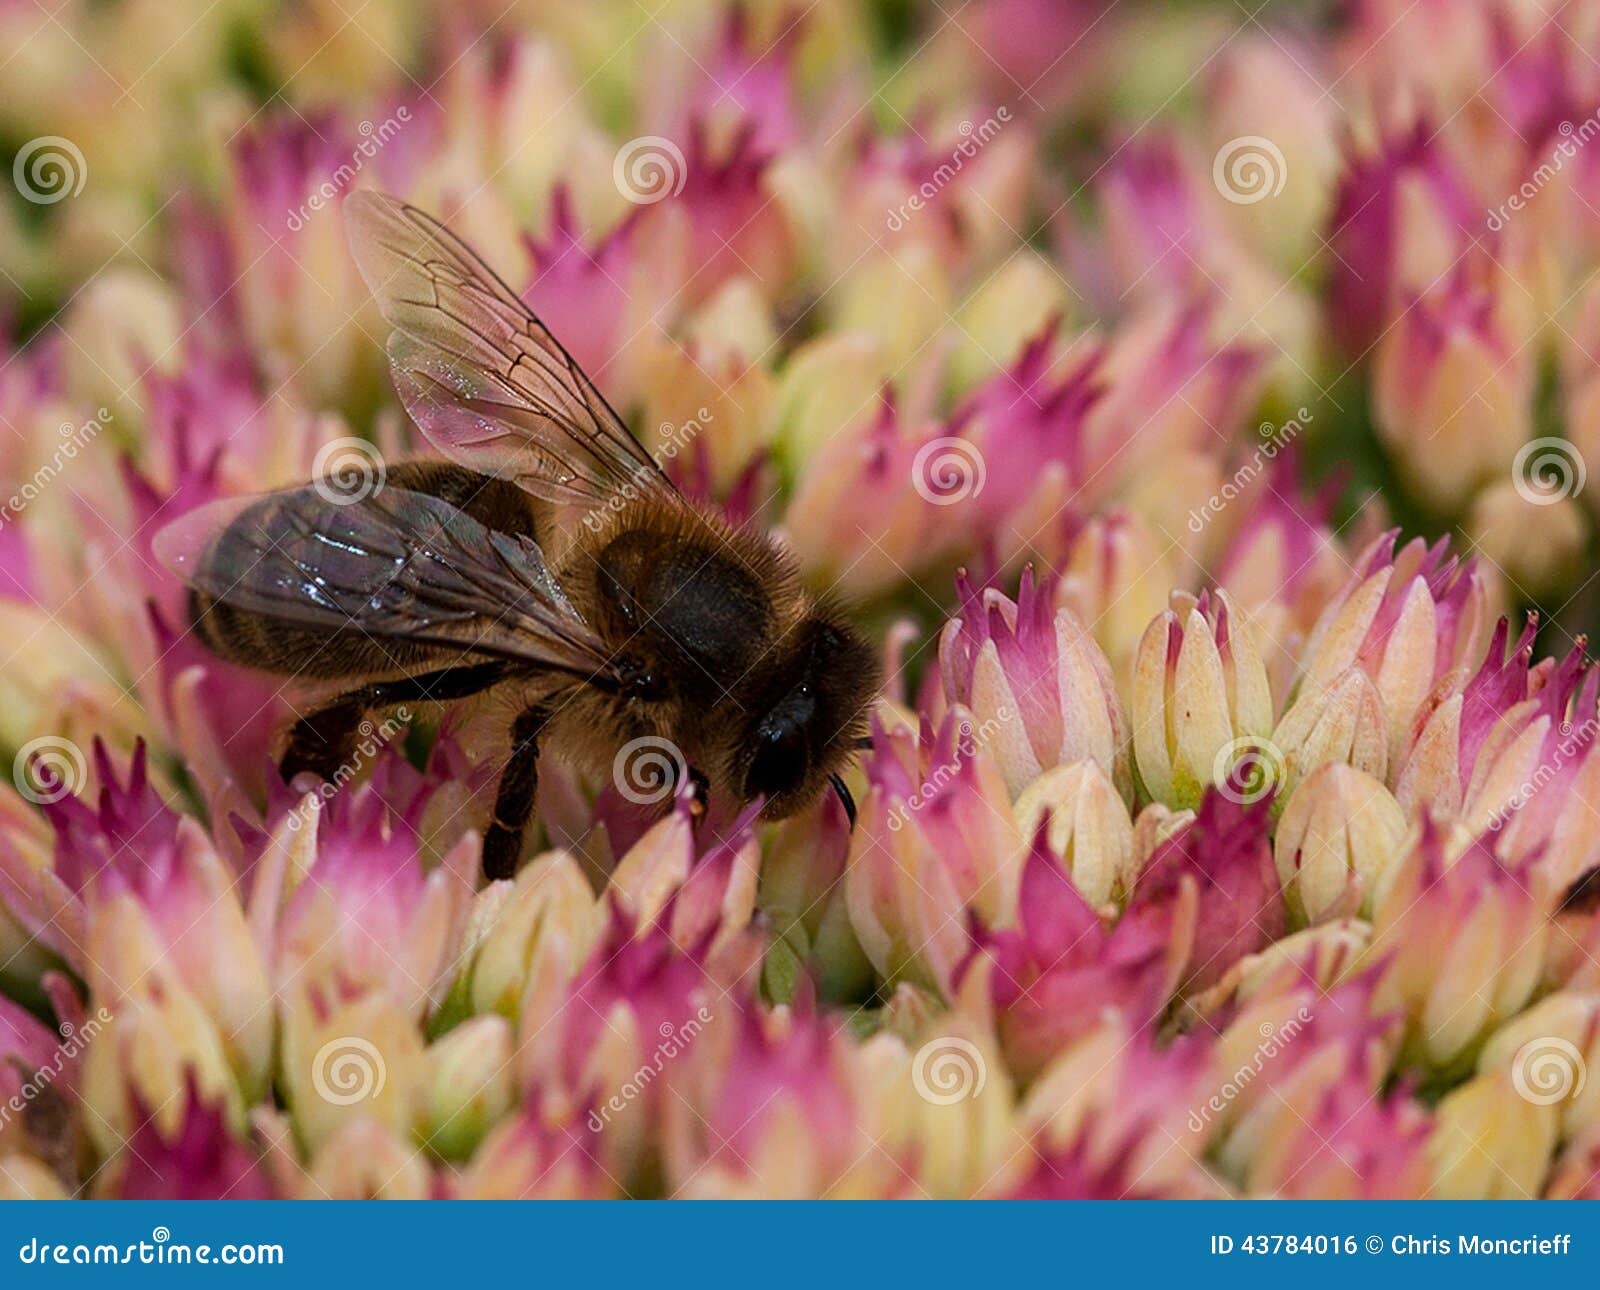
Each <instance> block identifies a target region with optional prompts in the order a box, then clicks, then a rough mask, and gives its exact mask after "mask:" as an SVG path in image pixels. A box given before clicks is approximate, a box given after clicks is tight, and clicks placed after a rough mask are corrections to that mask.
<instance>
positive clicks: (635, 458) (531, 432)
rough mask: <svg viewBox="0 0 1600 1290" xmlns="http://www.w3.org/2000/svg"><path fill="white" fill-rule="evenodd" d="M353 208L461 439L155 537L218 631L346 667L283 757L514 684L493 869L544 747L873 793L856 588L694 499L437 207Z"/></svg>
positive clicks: (407, 372) (320, 771) (364, 268)
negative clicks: (864, 760)
mask: <svg viewBox="0 0 1600 1290" xmlns="http://www.w3.org/2000/svg"><path fill="white" fill-rule="evenodd" d="M344 212H345V219H346V225H347V230H348V232H349V236H350V245H351V250H352V252H353V254H354V256H355V260H356V264H357V266H358V267H359V269H360V272H361V275H362V277H363V278H364V279H365V281H366V283H367V286H368V287H369V289H370V290H371V291H372V293H373V295H374V296H375V297H376V299H377V302H378V306H379V309H380V311H381V312H382V314H383V316H384V318H385V319H386V320H387V321H388V323H389V324H390V326H391V327H392V328H393V332H392V333H391V335H390V337H389V340H388V356H389V361H390V367H391V371H392V375H393V379H394V384H395V387H396V389H397V391H398V393H399V394H400V397H401V401H402V402H403V403H404V405H405V407H406V410H407V412H408V413H409V414H410V416H411V418H412V420H413V421H414V422H415V423H416V425H417V426H418V427H419V428H420V429H421V431H422V434H423V435H424V436H425V438H426V439H427V440H428V442H429V443H430V444H431V446H432V447H433V448H435V449H436V450H437V451H438V452H439V453H441V454H442V455H443V459H442V460H441V459H418V460H410V461H405V462H401V463H398V464H396V465H394V466H392V467H389V468H388V469H387V470H386V472H384V475H383V478H382V479H381V481H380V482H381V486H379V487H370V488H366V487H364V488H360V489H356V490H353V491H350V492H348V494H347V493H346V492H344V491H341V489H340V488H338V487H334V486H332V485H333V484H334V483H335V481H333V480H332V479H331V478H322V479H318V480H315V481H312V482H311V483H308V484H305V485H301V486H299V487H294V488H288V489H283V490H280V491H278V492H273V493H267V494H264V495H260V496H256V497H247V498H240V499H232V500H229V501H225V502H219V503H214V504H212V505H210V506H205V507H201V508H200V509H199V510H197V511H192V512H190V513H189V514H187V515H185V516H183V517H181V518H180V519H178V520H177V521H175V522H174V523H173V524H172V525H170V526H169V527H168V528H167V529H165V530H164V531H163V532H162V533H161V534H160V535H159V536H158V538H157V543H156V547H157V555H158V556H159V557H160V558H161V559H162V560H163V562H164V563H165V564H166V565H167V566H168V567H169V568H171V569H172V570H174V571H175V572H176V573H177V574H178V576H179V577H181V578H182V579H183V580H184V581H185V582H186V583H187V585H188V587H189V618H190V626H191V628H192V630H193V631H194V632H195V634H196V635H197V637H198V639H199V640H200V641H202V642H203V643H204V645H205V646H206V647H207V648H208V649H209V650H210V651H211V652H213V653H215V654H216V655H217V656H219V657H220V658H223V659H226V660H228V661H230V662H233V663H238V664H242V665H245V666H247V667H252V668H256V669H261V670H265V671H268V672H272V673H276V674H281V675H285V676H292V677H295V678H299V679H302V680H308V681H315V682H318V683H321V684H322V685H324V686H325V687H327V689H328V690H329V692H330V694H331V697H328V698H326V700H325V701H324V702H322V703H321V704H320V705H319V706H317V707H316V708H315V709H314V710H312V711H309V712H307V713H306V714H305V715H303V716H301V717H300V718H299V719H298V720H297V721H296V722H295V723H294V726H293V728H292V730H291V731H290V732H289V737H288V742H287V747H286V749H285V751H284V754H283V757H282V760H281V762H280V770H281V772H282V773H283V775H284V777H285V778H286V779H292V778H293V777H294V776H295V775H297V774H301V773H304V772H312V773H314V774H316V775H318V776H320V777H322V778H323V779H325V780H333V779H334V777H335V776H336V775H337V774H339V773H340V768H341V767H343V766H345V765H346V764H347V763H348V762H349V760H350V757H351V752H352V749H353V746H354V743H355V739H356V734H357V731H358V730H359V729H360V727H361V723H362V722H363V721H364V720H367V719H368V717H369V715H370V714H372V713H374V712H376V711H379V710H381V709H383V708H385V707H392V706H395V705H400V704H405V703H411V702H423V701H435V700H437V701H453V700H460V699H465V698H468V697H469V696H473V695H477V694H481V693H484V692H487V691H495V692H499V693H504V694H507V695H509V696H511V698H512V699H513V700H514V703H513V705H512V710H514V712H515V714H516V715H515V717H514V719H513V720H512V721H511V730H510V754H509V756H508V758H507V760H506V763H505V765H504V768H503V770H502V772H501V775H500V780H499V785H498V788H497V790H496V793H495V805H494V812H493V815H492V818H491V820H490V823H489V826H488V828H487V830H486V832H485V835H484V847H483V867H484V872H485V875H486V876H487V877H489V878H490V879H496V878H504V877H509V876H510V875H512V874H513V873H514V872H515V870H516V867H517V861H518V857H519V853H520V850H521V845H522V838H523V833H524V830H525V828H526V826H527V823H528V819H529V816H530V814H531V812H532V807H533V800H534V792H535V789H536V787H537V782H538V780H537V775H538V769H537V761H538V756H539V752H540V750H541V749H548V750H549V751H550V752H551V753H552V754H553V755H556V756H559V757H561V758H563V759H565V760H567V761H569V762H571V763H572V764H575V765H576V766H578V767H580V768H584V769H587V770H589V771H590V772H591V773H600V774H603V773H605V772H606V771H607V770H609V769H613V768H615V767H616V766H618V764H619V763H618V760H617V759H618V751H619V749H624V748H630V747H633V748H637V747H640V746H641V745H643V746H646V747H648V748H652V749H654V750H656V752H657V754H658V761H657V764H656V769H657V771H659V772H661V773H663V774H664V775H665V776H666V777H667V778H668V779H669V781H670V783H671V784H672V785H673V786H677V785H679V784H681V781H682V777H684V776H687V777H688V778H689V779H690V780H692V781H693V784H694V785H695V787H696V794H697V798H696V800H697V805H699V806H700V807H702V808H703V805H704V801H705V795H706V794H708V793H709V792H710V791H711V790H712V789H713V788H716V789H717V790H718V791H726V792H728V793H731V794H732V795H734V796H735V797H737V799H738V800H739V801H740V802H743V803H749V802H753V801H755V800H756V799H758V798H759V799H761V801H762V803H763V805H762V808H761V815H762V816H764V817H765V818H769V819H776V818H781V817H783V816H787V815H791V814H793V813H794V812H796V811H799V810H801V809H803V808H805V807H807V806H808V805H811V804H812V803H814V802H815V801H816V800H817V799H818V798H819V797H820V796H821V794H822V793H823V792H825V791H826V790H827V788H828V787H829V786H830V785H831V786H832V788H833V790H834V791H835V792H836V793H838V794H839V796H840V800H841V801H842V803H843V804H844V807H845V810H846V812H847V814H848V815H849V816H850V818H851V819H852V820H853V819H854V813H855V808H854V804H853V803H852V802H851V801H850V796H849V793H848V790H847V789H846V788H845V785H844V782H843V780H842V779H841V778H840V775H839V771H840V769H841V768H842V767H843V766H844V764H845V763H846V762H847V761H848V760H849V758H850V757H851V756H852V755H853V754H854V752H855V751H856V750H857V749H859V748H860V747H862V746H864V744H865V742H866V741H865V739H864V735H865V728H864V727H865V721H866V714H867V712H868V710H869V707H870V705H871V704H872V702H873V700H874V699H875V697H876V695H877V692H878V688H879V683H880V667H879V663H878V660H877V655H876V651H875V650H873V649H872V648H871V646H870V645H869V643H868V642H867V641H866V639H865V638H864V637H863V636H862V635H861V634H860V633H859V632H858V631H857V630H856V628H854V627H853V626H852V625H851V623H850V622H849V620H848V618H847V617H846V615H845V613H844V611H843V609H842V608H841V607H840V606H839V605H838V604H836V603H835V602H833V601H832V600H831V599H829V598H827V597H815V596H813V595H812V594H811V593H809V592H808V591H807V590H806V589H805V588H804V587H803V586H802V584H801V581H800V578H799V576H798V573H797V571H796V569H795V567H794V564H793V562H792V560H791V559H790V557H789V556H788V555H787V553H786V552H785V551H784V550H783V549H782V548H781V547H780V546H779V545H778V544H777V543H776V542H775V541H774V540H773V538H772V537H771V536H770V535H769V534H767V533H765V532H763V531H759V530H756V529H754V528H751V527H748V526H744V527H734V526H732V525H731V524H729V523H728V522H727V521H726V520H724V519H723V518H722V517H721V516H720V515H719V514H717V513H715V512H713V511H711V510H709V509H707V508H705V507H702V506H699V505H696V504H694V503H692V502H690V501H689V500H688V499H686V498H685V497H684V496H683V495H682V494H681V493H680V492H679V491H678V490H677V488H676V487H674V485H673V484H672V482H671V480H670V479H669V478H668V476H667V475H666V473H665V472H664V471H663V470H662V469H661V466H660V465H659V463H658V462H657V461H656V460H654V459H653V458H652V457H651V455H650V454H649V453H648V452H647V451H646V450H645V449H644V447H643V445H641V444H640V443H639V441H638V440H637V439H635V438H634V436H633V435H632V434H631V433H630V431H629V430H628V428H627V426H626V425H625V424H624V422H623V420H622V418H621V417H619V416H618V415H617V413H616V412H615V411H614V410H613V409H612V408H611V406H610V404H608V403H607V402H606V400H605V398H604V397H603V396H602V395H601V394H600V392H599V390H598V389H597V388H596V386H595V384H594V382H593V381H591V380H590V379H589V377H588V376H587V375H585V373H584V372H583V370H582V369H581V368H580V367H579V366H578V364H577V363H576V362H574V361H573V359H572V357H571V356H570V355H569V354H568V353H567V351H566V350H565V349H564V348H563V347H562V346H561V344H560V342H558V341H557V340H556V338H555V337H554V336H553V335H551V333H550V331H549V330H548V329H547V328H546V327H545V326H544V324H543V323H542V322H540V321H539V319H538V318H537V317H536V316H535V315H534V314H533V313H532V312H531V311H530V310H529V309H528V308H527V306H526V305H524V304H523V302H522V300H521V299H520V298H519V297H518V295H517V294H516V293H515V292H514V291H512V290H511V289H510V287H508V286H507V285H506V284H505V283H504V282H503V281H502V280H501V279H500V278H499V277H497V276H496V275H495V273H494V272H493V271H492V270H491V269H490V268H489V267H488V266H487V265H486V264H485V263H484V262H483V261H482V260H481V259H480V258H479V257H478V256H477V255H476V254H475V253H474V252H473V251H472V250H471V249H470V248H469V247H468V246H467V245H466V244H465V243H464V242H462V241H461V240H460V239H459V238H457V237H456V236H455V235H454V234H452V233H451V232H450V231H449V230H447V229H446V228H445V227H444V226H443V225H441V224H440V223H438V222H437V221H436V220H434V219H433V218H431V217H430V216H428V215H426V214H424V213H423V212H422V211H420V210H418V209H416V208H415V207H413V206H409V205H406V204H404V203H402V202H400V201H397V200H396V199H394V198H392V197H388V196H383V195H380V194H377V193H371V192H361V193H356V194H354V195H352V196H351V197H350V198H349V199H348V200H347V201H346V203H345V206H344ZM668 763H670V764H668ZM346 773H347V772H346ZM660 796H665V793H662V794H660ZM636 800H637V799H636Z"/></svg>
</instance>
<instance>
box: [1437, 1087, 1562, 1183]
mask: <svg viewBox="0 0 1600 1290" xmlns="http://www.w3.org/2000/svg"><path fill="white" fill-rule="evenodd" d="M1559 1124H1560V1112H1559V1111H1558V1110H1557V1109H1556V1108H1555V1107H1553V1106H1542V1105H1540V1104H1539V1103H1538V1102H1536V1101H1529V1100H1528V1099H1527V1098H1526V1097H1524V1096H1522V1094H1521V1093H1520V1092H1519V1091H1518V1088H1517V1085H1516V1077H1515V1075H1514V1073H1513V1072H1512V1071H1510V1070H1507V1069H1497V1070H1493V1071H1490V1072H1488V1073H1486V1074H1483V1075H1478V1076H1475V1077H1473V1078H1472V1079H1470V1080H1468V1081H1467V1082H1466V1083H1465V1084H1460V1085H1458V1086H1457V1087H1455V1088H1453V1089H1451V1090H1450V1092H1448V1093H1446V1094H1445V1095H1444V1097H1443V1098H1442V1099H1441V1100H1440V1102H1439V1105H1438V1107H1437V1109H1436V1111H1435V1114H1434V1130H1433V1134H1432V1136H1431V1137H1430V1138H1429V1140H1428V1149H1427V1154H1428V1162H1429V1165H1430V1167H1431V1169H1432V1174H1433V1182H1432V1186H1431V1187H1430V1188H1429V1192H1428V1194H1429V1195H1430V1196H1434V1197H1438V1198H1440V1199H1442V1200H1529V1199H1532V1198H1533V1197H1535V1196H1537V1195H1538V1194H1539V1191H1540V1186H1541V1184H1542V1182H1543V1179H1544V1175H1545V1171H1546V1170H1547V1169H1548V1168H1549V1165H1550V1158H1551V1156H1552V1155H1553V1154H1554V1152H1555V1147H1556V1142H1557V1140H1558V1126H1559Z"/></svg>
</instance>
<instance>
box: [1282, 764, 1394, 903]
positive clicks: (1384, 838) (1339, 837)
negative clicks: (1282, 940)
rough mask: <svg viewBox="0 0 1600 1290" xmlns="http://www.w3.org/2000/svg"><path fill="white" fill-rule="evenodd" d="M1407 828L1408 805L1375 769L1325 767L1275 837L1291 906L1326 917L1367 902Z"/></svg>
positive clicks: (1304, 787) (1292, 804) (1293, 801)
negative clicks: (1403, 804) (1370, 771)
mask: <svg viewBox="0 0 1600 1290" xmlns="http://www.w3.org/2000/svg"><path fill="white" fill-rule="evenodd" d="M1405 832H1406V817H1405V812H1403V811H1402V810H1401V809H1400V804H1399V803H1398V802H1396V801H1395V800H1394V796H1393V795H1392V794H1391V793H1390V792H1389V790H1388V789H1387V788H1385V787H1384V786H1383V785H1382V784H1381V783H1379V782H1378V781H1377V780H1376V779H1374V778H1373V777H1372V776H1371V775H1368V774H1367V773H1365V772H1364V771H1359V770H1357V769H1356V768H1355V767H1353V766H1349V765H1347V764H1345V763H1344V762H1338V761H1330V762H1325V763H1324V764H1323V765H1321V766H1319V767H1318V768H1317V769H1316V770H1314V771H1312V772H1311V774H1310V775H1308V776H1307V777H1306V778H1305V779H1304V780H1303V781H1301V783H1300V784H1299V785H1298V786H1297V787H1296V788H1295V790H1294V792H1293V793H1291V794H1290V795H1289V801H1288V805H1287V806H1285V807H1284V810H1283V816H1282V818H1281V819H1280V820H1279V821H1278V831H1277V834H1276V836H1275V837H1274V839H1273V854H1274V857H1275V858H1276V860H1277V864H1278V878H1279V880H1280V881H1281V882H1282V883H1283V893H1284V898H1285V899H1286V900H1287V901H1288V902H1289V908H1290V910H1291V911H1292V912H1294V913H1296V914H1298V915H1299V916H1301V917H1303V918H1304V919H1305V921H1306V922H1309V923H1318V922H1321V921H1322V920H1323V919H1324V918H1335V917H1339V916H1342V915H1346V914H1352V913H1355V912H1356V911H1357V910H1360V909H1362V908H1364V907H1366V906H1367V905H1368V904H1369V902H1370V899H1371V894H1372V891H1373V887H1374V884H1375V883H1376V881H1377V880H1378V878H1379V876H1380V875H1381V874H1382V872H1383V871H1384V869H1385V868H1386V867H1387V866H1388V865H1390V864H1392V863H1393V862H1394V861H1396V860H1397V859H1398V858H1399V852H1400V844H1401V841H1402V839H1403V838H1404V837H1405Z"/></svg>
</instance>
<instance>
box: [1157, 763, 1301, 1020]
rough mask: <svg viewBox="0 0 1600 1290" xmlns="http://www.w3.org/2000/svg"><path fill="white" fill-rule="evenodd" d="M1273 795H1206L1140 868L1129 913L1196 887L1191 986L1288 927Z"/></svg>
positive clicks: (1187, 978) (1215, 976) (1209, 980)
mask: <svg viewBox="0 0 1600 1290" xmlns="http://www.w3.org/2000/svg"><path fill="white" fill-rule="evenodd" d="M1270 804H1271V799H1270V798H1269V797H1260V798H1256V799H1255V800H1253V801H1246V802H1240V801H1237V800H1235V799H1234V798H1232V797H1230V796H1229V795H1228V794H1227V793H1225V792H1223V791H1221V790H1219V789H1215V788H1213V789H1211V790H1210V791H1208V792H1207V793H1206V795H1205V797H1204V798H1203V799H1202V800H1201V802H1200V806H1199V809H1198V810H1197V811H1196V813H1195V818H1194V822H1193V823H1192V824H1190V825H1189V826H1188V827H1187V828H1185V829H1182V830H1181V831H1178V832H1175V833H1173V834H1172V836H1171V837H1169V838H1168V839H1167V840H1166V841H1165V842H1163V843H1161V844H1160V845H1159V846H1158V847H1157V848H1156V851H1155V854H1154V855H1152V856H1151V857H1150V861H1149V863H1148V864H1147V865H1146V867H1145V869H1144V872H1143V873H1142V874H1141V875H1140V876H1139V881H1138V884H1137V887H1136V888H1135V891H1134V899H1133V902H1132V904H1130V905H1129V914H1132V913H1133V912H1134V911H1135V910H1140V911H1143V910H1145V909H1153V908H1159V907H1161V906H1162V905H1165V904H1169V903H1172V902H1179V903H1181V902H1182V901H1183V900H1185V899H1186V891H1185V889H1186V888H1190V887H1192V888H1193V890H1194V893H1195V900H1196V902H1197V903H1196V910H1195V926H1194V944H1193V948H1192V951H1191V953H1190V956H1189V960H1188V963H1187V964H1186V965H1185V966H1186V968H1187V971H1186V973H1185V974H1184V976H1183V977H1182V978H1181V982H1180V983H1181V985H1182V987H1183V990H1184V992H1185V993H1192V992H1195V991H1199V990H1204V989H1205V988H1206V987H1208V986H1210V985H1213V984H1214V983H1215V982H1217V981H1218V980H1220V979H1221V978H1222V977H1223V976H1224V975H1225V974H1226V972H1227V971H1228V969H1229V968H1230V967H1232V966H1233V965H1234V964H1235V963H1236V962H1238V961H1239V960H1240V959H1241V958H1243V957H1244V956H1246V955H1248V954H1251V953H1254V952H1255V951H1256V950H1258V949H1260V948H1262V947H1263V946H1264V945H1266V944H1269V943H1270V942H1272V941H1274V940H1276V939H1277V938H1278V937H1279V936H1281V935H1282V934H1283V931H1284V922H1285V917H1284V908H1283V901H1282V897H1281V896H1280V894H1279V891H1278V880H1277V875H1276V873H1275V872H1274V871H1273V864H1272V848H1271V845H1270V844H1269V843H1268V841H1267V814H1268V809H1269V807H1270Z"/></svg>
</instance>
